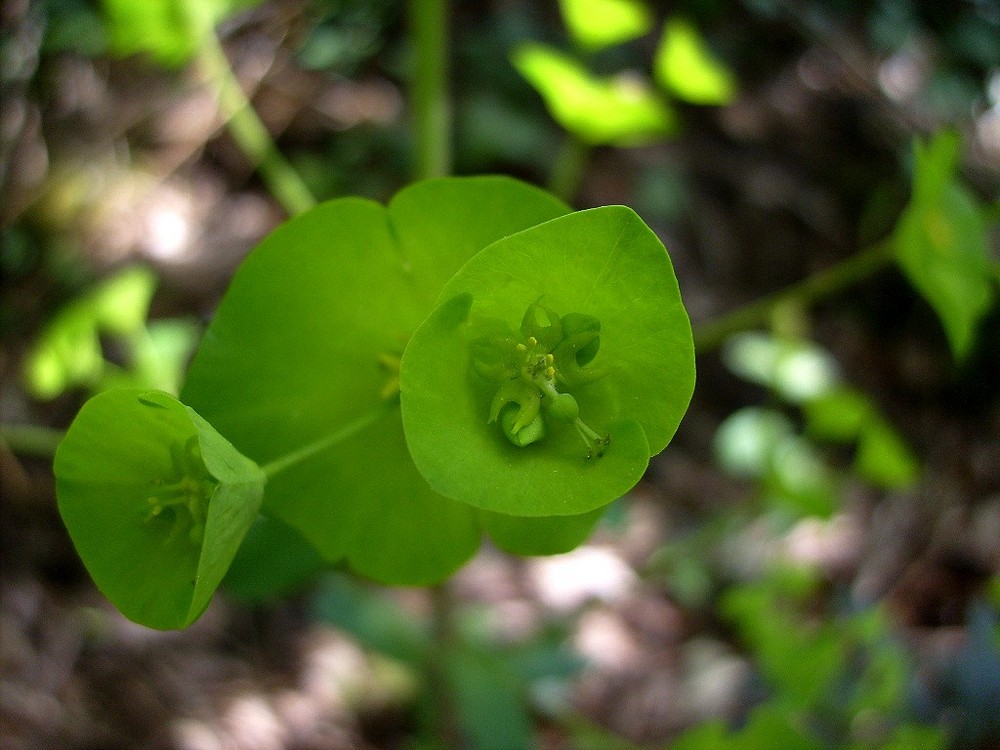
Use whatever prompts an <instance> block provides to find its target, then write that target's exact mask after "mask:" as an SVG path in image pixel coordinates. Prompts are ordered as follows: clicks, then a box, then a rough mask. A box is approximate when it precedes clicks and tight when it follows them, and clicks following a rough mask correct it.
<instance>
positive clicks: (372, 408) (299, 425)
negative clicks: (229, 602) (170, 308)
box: [182, 177, 568, 584]
mask: <svg viewBox="0 0 1000 750" xmlns="http://www.w3.org/2000/svg"><path fill="white" fill-rule="evenodd" d="M567 211H568V209H567V208H566V206H565V205H564V204H562V203H561V202H560V201H558V200H557V199H555V198H553V197H552V196H550V195H549V194H547V193H545V192H544V191H541V190H539V189H538V188H534V187H531V186H529V185H526V184H524V183H520V182H517V181H516V180H512V179H509V178H503V177H476V178H449V179H437V180H429V181H425V182H422V183H417V184H415V185H413V186H411V187H408V188H406V189H405V190H403V191H402V192H400V193H399V194H398V195H397V196H396V197H394V198H393V199H392V200H391V201H390V202H389V204H388V206H383V205H380V204H378V203H374V202H372V201H367V200H360V199H352V198H346V199H338V200H333V201H329V202H327V203H324V204H321V205H319V206H317V207H316V208H314V209H312V210H310V211H308V212H306V213H304V214H302V215H300V216H298V217H296V218H294V219H292V220H290V221H289V222H287V223H285V224H284V225H282V226H281V227H280V228H278V229H277V230H276V231H275V232H274V233H272V234H271V235H270V236H269V237H267V238H265V240H264V241H263V242H261V244H260V245H258V246H257V248H255V249H254V251H253V252H252V253H251V254H250V256H249V257H248V258H247V259H246V261H244V263H243V265H242V266H241V267H240V269H239V270H238V271H237V273H236V276H235V277H234V279H233V281H232V283H231V285H230V287H229V290H228V291H227V292H226V295H225V296H224V298H223V299H222V302H221V303H220V305H219V308H218V310H217V312H216V315H215V318H214V320H213V321H212V323H211V325H210V326H209V328H208V330H207V332H206V334H205V336H204V339H203V340H202V343H201V345H200V346H199V349H198V351H197V353H196V355H195V358H194V361H193V362H192V365H191V369H190V371H189V373H188V378H187V382H186V383H185V385H184V388H183V390H182V398H183V399H184V401H185V403H189V404H191V405H192V406H193V407H194V408H196V409H198V411H199V412H200V413H202V414H203V415H204V416H205V417H206V418H207V419H209V420H211V422H212V424H213V425H215V426H216V427H217V428H218V429H219V430H220V431H221V432H222V433H223V434H225V435H226V436H227V437H228V438H229V439H230V440H232V441H233V444H234V445H236V446H237V447H238V448H239V449H240V450H241V451H243V452H244V453H245V454H246V455H248V456H251V457H252V458H253V459H254V460H256V461H258V462H259V463H261V465H265V464H268V463H270V462H272V461H277V460H280V459H281V458H282V457H283V456H286V455H289V454H293V453H295V452H296V451H298V450H299V449H301V448H302V447H303V446H307V445H310V444H316V443H317V442H319V443H322V442H323V441H324V439H325V438H327V437H330V438H331V440H330V443H329V444H328V447H327V448H326V449H325V450H321V451H318V452H315V453H313V454H311V455H310V456H309V457H308V458H306V459H305V460H302V461H299V462H297V463H296V464H295V465H294V466H289V467H288V468H286V469H284V470H282V471H280V472H277V473H275V474H274V475H273V476H271V477H270V478H269V480H268V487H267V493H266V496H265V499H264V507H265V510H266V511H267V512H268V513H269V514H270V515H272V516H274V517H276V518H278V519H280V520H281V521H283V522H284V523H286V524H288V525H290V526H292V527H293V528H295V529H296V530H297V531H299V532H300V533H301V534H302V535H303V536H304V537H305V538H306V539H307V540H308V541H309V542H310V543H311V544H312V545H313V546H315V547H316V549H317V550H318V551H319V552H320V553H321V554H322V555H323V557H324V558H325V559H326V560H328V561H332V562H338V561H342V560H345V559H346V562H347V563H348V564H349V565H350V566H351V567H352V568H353V569H354V570H355V571H357V572H359V573H361V574H363V575H366V576H368V577H370V578H373V579H375V580H377V581H380V582H383V583H393V584H426V583H431V582H435V581H439V580H441V579H443V578H445V577H447V576H448V575H450V574H451V573H452V572H454V571H455V570H456V569H458V568H459V567H460V566H461V565H462V564H463V563H465V561H466V560H467V559H468V558H469V557H470V556H471V555H472V554H473V553H474V552H475V550H476V549H477V548H478V547H479V543H480V538H481V536H482V529H481V526H480V523H479V520H478V516H477V513H476V512H475V510H474V509H472V508H470V507H469V506H468V505H466V504H464V503H460V502H456V501H455V500H453V499H451V498H447V497H444V496H442V495H441V494H439V493H438V492H435V491H434V490H433V489H432V488H431V487H430V486H429V485H428V484H427V482H426V481H425V480H424V479H423V477H422V476H421V475H420V473H419V472H418V471H417V470H416V468H415V467H414V465H413V462H412V460H411V459H410V455H409V452H408V450H407V446H406V441H405V439H404V436H403V430H402V424H401V421H400V416H399V409H398V407H397V406H395V405H396V404H397V403H398V398H397V395H396V394H397V391H398V385H397V383H398V379H397V378H398V366H399V358H400V357H401V355H402V354H403V350H404V348H405V347H406V345H407V341H408V339H409V337H410V335H411V334H412V333H413V331H415V330H416V328H417V326H418V325H420V323H421V322H422V321H423V319H424V318H425V317H426V316H427V315H428V314H429V313H430V312H431V311H432V310H433V309H434V306H435V304H436V301H437V298H438V295H439V294H440V292H441V289H442V288H443V287H444V285H445V283H446V282H447V281H448V279H450V278H451V276H452V275H453V274H454V273H455V272H456V271H458V270H459V269H460V268H461V267H462V265H463V264H464V263H465V262H466V261H468V259H469V258H471V257H472V256H473V255H475V254H476V253H477V252H479V251H480V250H481V249H482V248H484V247H486V246H487V245H489V244H491V243H493V242H495V241H496V240H499V239H501V238H503V237H505V236H508V235H511V234H514V233H516V232H519V231H521V230H523V229H526V228H528V227H531V226H534V225H536V224H539V223H541V222H545V221H548V220H550V219H552V218H554V217H556V216H560V215H563V214H565V213H566V212H567ZM522 312H523V310H522ZM491 364H492V365H493V366H496V367H501V368H502V366H503V363H502V362H501V361H499V360H498V361H495V362H493V363H491ZM387 407H388V408H387ZM369 415H375V418H372V419H368V416H369ZM351 425H364V426H363V427H358V428H357V429H345V428H347V427H349V426H351ZM338 435H342V436H343V437H342V438H340V437H337V436H338Z"/></svg>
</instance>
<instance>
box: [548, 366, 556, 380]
mask: <svg viewBox="0 0 1000 750" xmlns="http://www.w3.org/2000/svg"><path fill="white" fill-rule="evenodd" d="M555 376H556V368H554V367H546V368H545V377H547V378H548V379H549V380H552V378H554V377H555Z"/></svg>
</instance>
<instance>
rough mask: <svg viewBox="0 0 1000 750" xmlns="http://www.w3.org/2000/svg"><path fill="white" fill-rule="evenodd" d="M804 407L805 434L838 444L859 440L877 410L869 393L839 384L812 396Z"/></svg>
mask: <svg viewBox="0 0 1000 750" xmlns="http://www.w3.org/2000/svg"><path fill="white" fill-rule="evenodd" d="M802 410H803V412H804V414H805V418H806V433H807V434H808V435H809V436H810V437H814V438H819V439H822V440H830V441H833V442H837V443H847V442H853V441H855V440H857V439H858V436H859V435H860V434H861V433H862V431H863V430H864V429H865V426H866V425H867V424H868V423H869V421H870V420H871V418H872V416H873V413H874V407H873V406H872V403H871V401H869V399H868V397H867V396H865V395H864V394H863V393H860V392H859V391H856V390H854V389H853V388H847V387H838V388H835V389H834V390H831V391H827V392H826V393H823V394H821V395H819V396H817V397H816V398H812V399H809V400H808V401H806V402H805V404H803V406H802Z"/></svg>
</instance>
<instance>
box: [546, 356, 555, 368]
mask: <svg viewBox="0 0 1000 750" xmlns="http://www.w3.org/2000/svg"><path fill="white" fill-rule="evenodd" d="M555 363H556V358H555V357H554V356H553V355H552V354H551V353H550V354H546V355H545V364H547V365H548V366H549V367H552V365H554V364H555Z"/></svg>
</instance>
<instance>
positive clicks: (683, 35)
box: [653, 18, 736, 105]
mask: <svg viewBox="0 0 1000 750" xmlns="http://www.w3.org/2000/svg"><path fill="white" fill-rule="evenodd" d="M653 72H654V75H655V77H656V80H657V81H658V82H659V84H660V85H661V86H663V88H665V89H666V90H667V91H669V92H671V93H672V94H673V95H674V96H676V97H677V98H678V99H683V100H684V101H687V102H691V103H692V104H708V105H712V104H714V105H721V104H729V102H731V101H732V100H733V99H734V98H735V96H736V79H735V77H734V76H733V74H732V73H731V72H730V70H729V69H728V68H727V67H726V66H725V65H724V64H723V63H721V62H720V61H719V60H718V59H717V58H716V57H715V56H714V55H713V54H712V53H711V51H710V50H709V49H708V47H707V46H706V44H705V41H704V39H702V37H701V34H699V33H698V29H697V28H695V26H694V24H692V23H691V22H690V21H687V20H686V19H683V18H671V19H670V20H669V21H667V23H666V25H665V26H664V27H663V36H662V37H661V39H660V45H659V47H658V48H657V50H656V57H655V58H654V60H653Z"/></svg>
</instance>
